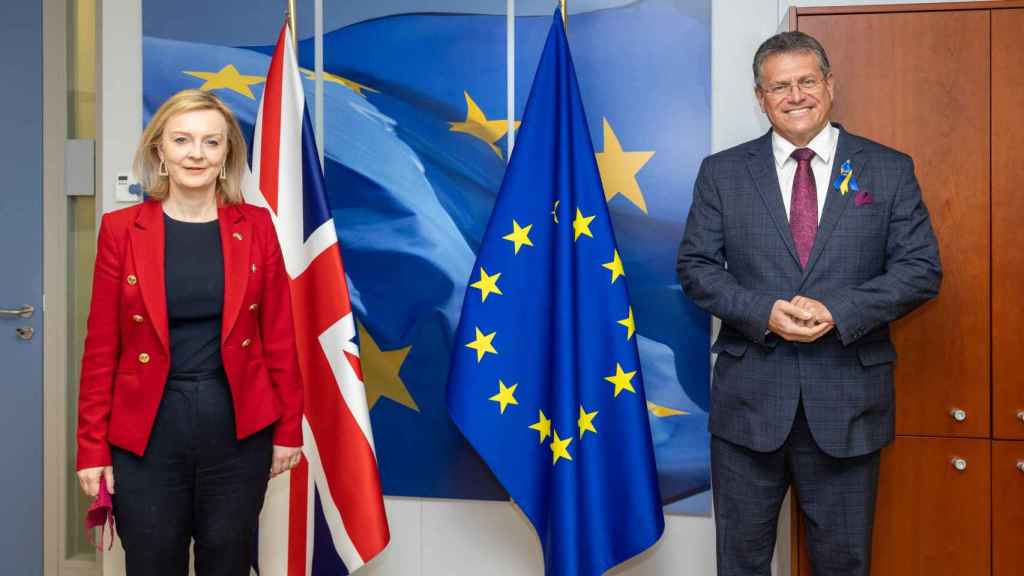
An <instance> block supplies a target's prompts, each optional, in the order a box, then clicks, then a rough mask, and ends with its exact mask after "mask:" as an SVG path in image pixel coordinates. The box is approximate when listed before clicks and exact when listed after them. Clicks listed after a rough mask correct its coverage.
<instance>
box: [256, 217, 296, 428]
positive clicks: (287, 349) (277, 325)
mask: <svg viewBox="0 0 1024 576" xmlns="http://www.w3.org/2000/svg"><path fill="white" fill-rule="evenodd" d="M263 215H264V216H265V217H266V219H265V221H264V226H263V228H264V232H265V233H264V234H263V238H264V243H265V244H266V246H265V247H264V252H263V253H264V254H266V255H267V256H266V262H264V266H263V270H264V274H265V277H264V289H263V295H262V302H261V313H260V333H261V334H262V335H263V356H264V363H265V364H266V366H267V370H268V372H269V373H270V382H271V384H272V385H273V387H274V393H275V394H277V400H278V402H279V404H280V406H281V412H282V413H281V417H280V418H279V419H278V420H277V423H276V424H275V425H274V440H273V442H274V444H276V445H278V446H302V402H303V387H302V376H301V374H300V372H299V363H298V353H297V351H296V347H295V324H294V321H293V319H292V297H291V288H290V283H289V281H288V272H287V271H286V270H285V266H284V259H283V258H282V256H281V246H280V245H279V244H278V240H277V233H276V232H275V231H274V224H273V222H272V221H271V220H270V214H269V212H265V211H264V212H263Z"/></svg>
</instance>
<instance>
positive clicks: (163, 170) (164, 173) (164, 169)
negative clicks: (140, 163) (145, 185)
mask: <svg viewBox="0 0 1024 576" xmlns="http://www.w3.org/2000/svg"><path fill="white" fill-rule="evenodd" d="M157 174H159V175H161V176H167V166H166V165H165V164H164V161H163V160H161V161H160V169H159V170H157Z"/></svg>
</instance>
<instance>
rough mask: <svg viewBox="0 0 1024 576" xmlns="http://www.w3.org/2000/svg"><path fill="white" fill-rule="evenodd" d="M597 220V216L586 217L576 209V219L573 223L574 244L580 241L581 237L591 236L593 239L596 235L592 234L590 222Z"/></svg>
mask: <svg viewBox="0 0 1024 576" xmlns="http://www.w3.org/2000/svg"><path fill="white" fill-rule="evenodd" d="M594 218H597V216H584V215H583V212H580V209H579V208H577V209H576V219H575V220H573V221H572V232H573V237H572V239H573V242H575V241H576V240H579V239H580V235H581V234H582V235H584V236H589V237H590V238H593V237H594V235H593V234H591V233H590V222H591V221H593V220H594Z"/></svg>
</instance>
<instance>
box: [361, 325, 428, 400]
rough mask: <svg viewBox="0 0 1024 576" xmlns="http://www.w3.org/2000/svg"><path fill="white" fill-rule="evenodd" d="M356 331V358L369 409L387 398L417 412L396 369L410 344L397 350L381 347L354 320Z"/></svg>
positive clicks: (399, 366)
mask: <svg viewBox="0 0 1024 576" xmlns="http://www.w3.org/2000/svg"><path fill="white" fill-rule="evenodd" d="M356 326H357V328H358V330H359V359H360V364H361V365H362V368H363V382H364V385H365V386H366V405H367V408H369V409H370V410H373V407H374V405H376V404H377V400H380V399H381V398H387V399H389V400H392V401H394V402H397V403H399V404H401V405H402V406H405V407H406V408H409V409H410V410H415V411H417V412H419V411H420V408H419V406H417V405H416V402H415V401H414V400H413V399H412V395H411V394H409V389H408V388H406V387H405V383H404V382H402V377H401V376H400V375H399V370H401V368H402V363H404V362H405V357H406V356H408V355H409V351H410V350H412V346H406V347H405V348H399V349H397V350H381V349H380V347H379V346H378V345H377V342H376V341H375V340H374V339H373V337H372V336H370V333H369V332H367V331H366V328H365V327H364V326H363V325H362V323H359V322H357V323H356Z"/></svg>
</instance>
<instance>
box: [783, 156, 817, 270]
mask: <svg viewBox="0 0 1024 576" xmlns="http://www.w3.org/2000/svg"><path fill="white" fill-rule="evenodd" d="M792 156H793V159H794V160H796V175H794V176H793V195H792V196H791V197H790V201H789V230H790V232H792V233H793V243H794V244H796V254H797V256H799V257H800V265H801V266H803V267H804V268H806V267H807V259H808V258H810V257H811V247H812V246H814V236H815V235H816V234H817V233H818V187H817V186H815V184H814V171H813V170H811V158H814V150H811V149H810V148H797V149H796V150H793V154H792Z"/></svg>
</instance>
